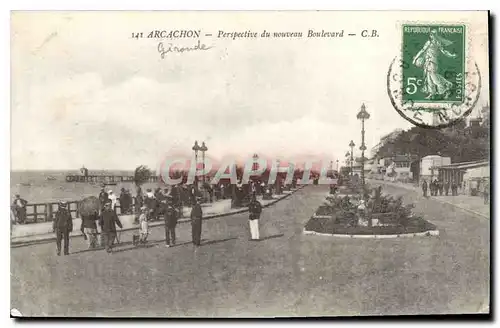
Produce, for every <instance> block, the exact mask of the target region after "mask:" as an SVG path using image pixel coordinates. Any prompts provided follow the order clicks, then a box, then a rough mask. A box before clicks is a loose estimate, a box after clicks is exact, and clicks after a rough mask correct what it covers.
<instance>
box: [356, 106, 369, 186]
mask: <svg viewBox="0 0 500 328" xmlns="http://www.w3.org/2000/svg"><path fill="white" fill-rule="evenodd" d="M356 117H357V118H358V120H361V147H359V150H361V185H362V186H363V188H364V187H365V150H366V145H365V120H367V119H369V118H370V114H368V112H367V111H366V107H365V104H364V103H363V104H362V105H361V110H360V111H359V113H358V115H356Z"/></svg>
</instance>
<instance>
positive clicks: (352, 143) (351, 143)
mask: <svg viewBox="0 0 500 328" xmlns="http://www.w3.org/2000/svg"><path fill="white" fill-rule="evenodd" d="M354 146H356V145H355V144H354V141H352V140H351V142H350V143H349V147H351V177H352V176H353V175H354V173H353V170H352V163H353V162H354V158H353V154H354Z"/></svg>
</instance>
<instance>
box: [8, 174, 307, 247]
mask: <svg viewBox="0 0 500 328" xmlns="http://www.w3.org/2000/svg"><path fill="white" fill-rule="evenodd" d="M197 185H198V186H200V187H197ZM197 185H195V184H191V185H188V184H185V183H180V184H178V185H173V186H170V187H169V188H164V189H161V188H156V189H155V190H153V189H146V192H144V193H143V192H142V188H141V187H140V186H139V187H137V192H136V195H135V197H133V196H132V195H131V193H130V191H129V190H127V189H125V188H121V193H120V195H119V197H117V196H116V195H115V193H114V192H113V190H111V189H108V190H106V189H105V186H104V185H103V187H102V188H101V190H100V192H99V194H98V196H97V199H98V201H97V199H96V202H97V203H98V204H99V205H98V206H96V207H98V208H96V210H95V211H94V212H90V213H85V215H84V214H82V213H80V214H81V226H80V231H81V233H82V235H83V236H84V238H85V240H86V241H87V243H88V248H89V249H95V248H98V247H102V248H104V249H105V250H106V251H107V252H109V253H112V251H113V247H114V245H115V242H120V240H119V234H117V227H118V228H120V229H121V228H122V227H123V225H122V223H121V221H120V219H119V217H118V208H119V209H120V214H135V223H136V224H137V225H138V229H137V231H136V233H134V234H133V237H132V239H133V240H132V242H133V244H134V245H135V246H140V245H144V244H146V243H147V241H148V236H149V234H150V229H149V222H151V221H157V220H163V221H164V225H165V246H166V247H171V246H173V245H175V243H176V233H175V230H176V226H177V222H178V220H179V218H181V217H183V209H184V207H190V208H191V214H190V219H191V230H192V231H191V232H192V243H193V245H195V246H200V245H201V232H202V217H203V211H202V207H201V203H202V202H213V201H217V200H223V199H231V206H232V207H248V209H249V227H250V235H251V240H259V238H260V234H259V218H260V214H261V212H262V205H261V203H260V202H259V201H258V200H257V196H262V197H263V199H272V195H273V194H281V193H282V192H283V190H284V189H286V188H292V187H296V185H297V181H296V180H295V179H294V180H293V182H292V184H291V185H289V186H284V180H283V179H280V178H278V182H276V183H275V184H272V185H270V184H267V183H265V182H263V181H260V180H250V181H249V183H248V184H244V185H243V184H241V183H238V184H236V185H231V184H230V183H229V182H227V183H223V182H222V183H219V184H217V185H210V184H209V183H201V184H197ZM94 199H95V198H94ZM27 204H28V202H27V201H26V200H24V199H22V198H21V197H20V195H16V198H15V200H14V202H13V204H12V209H13V211H14V212H15V216H16V217H17V218H18V220H19V222H21V223H24V221H25V220H26V206H27ZM68 207H69V206H68V203H67V202H66V201H60V202H59V203H58V209H57V212H56V213H55V215H54V219H53V222H52V229H53V232H54V233H55V236H56V249H57V255H61V250H62V253H63V254H64V255H68V254H69V244H70V238H69V237H70V233H71V232H72V231H73V218H72V213H71V211H70V210H69V208H68ZM98 228H100V229H98ZM99 230H100V231H99Z"/></svg>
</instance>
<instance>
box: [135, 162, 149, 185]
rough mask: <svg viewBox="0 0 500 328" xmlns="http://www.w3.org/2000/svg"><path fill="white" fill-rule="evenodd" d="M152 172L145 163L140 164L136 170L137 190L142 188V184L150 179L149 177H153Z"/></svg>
mask: <svg viewBox="0 0 500 328" xmlns="http://www.w3.org/2000/svg"><path fill="white" fill-rule="evenodd" d="M151 175H152V172H151V170H150V169H149V168H148V167H147V166H145V165H139V166H138V167H137V168H136V169H135V172H134V183H135V185H136V188H137V191H138V192H139V190H140V189H141V186H142V185H143V184H144V183H146V182H148V181H149V178H150V177H151Z"/></svg>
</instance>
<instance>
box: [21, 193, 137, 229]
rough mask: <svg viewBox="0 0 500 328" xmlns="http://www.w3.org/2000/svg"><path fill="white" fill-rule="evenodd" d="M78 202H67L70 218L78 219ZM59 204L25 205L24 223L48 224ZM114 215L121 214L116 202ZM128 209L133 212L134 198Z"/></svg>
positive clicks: (118, 203) (118, 204)
mask: <svg viewBox="0 0 500 328" xmlns="http://www.w3.org/2000/svg"><path fill="white" fill-rule="evenodd" d="M79 202H80V201H68V202H67V204H68V210H69V211H70V212H71V217H72V218H73V219H75V218H79V217H80V212H79V211H78V203H79ZM58 206H59V203H58V202H54V203H33V204H27V205H26V221H25V223H39V222H50V221H52V220H54V217H55V214H56V212H57V209H58ZM115 208H116V213H117V214H123V213H122V211H121V206H120V201H119V200H117V201H116V206H115ZM130 209H131V210H132V211H133V212H134V211H135V198H134V197H132V204H131V205H130Z"/></svg>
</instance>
